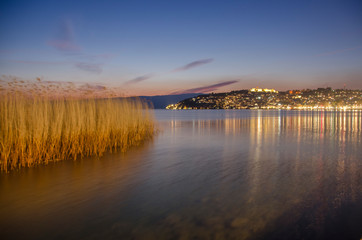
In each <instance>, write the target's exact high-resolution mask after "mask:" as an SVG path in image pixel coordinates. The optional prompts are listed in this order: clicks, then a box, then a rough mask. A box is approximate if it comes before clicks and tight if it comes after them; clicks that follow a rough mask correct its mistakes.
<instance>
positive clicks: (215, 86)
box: [172, 80, 239, 94]
mask: <svg viewBox="0 0 362 240" xmlns="http://www.w3.org/2000/svg"><path fill="white" fill-rule="evenodd" d="M237 82H239V80H231V81H225V82H221V83H217V84H212V85H207V86H203V87H198V88H190V89H186V90H181V91H176V92H173V93H172V94H185V93H209V92H212V91H215V90H217V89H218V88H221V87H224V86H227V85H231V84H234V83H237Z"/></svg>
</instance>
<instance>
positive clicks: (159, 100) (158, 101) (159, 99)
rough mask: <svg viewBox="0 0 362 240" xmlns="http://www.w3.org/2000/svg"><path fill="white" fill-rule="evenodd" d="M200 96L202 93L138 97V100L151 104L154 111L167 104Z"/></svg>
mask: <svg viewBox="0 0 362 240" xmlns="http://www.w3.org/2000/svg"><path fill="white" fill-rule="evenodd" d="M199 95H202V93H187V94H179V95H158V96H139V98H141V99H144V100H146V101H147V102H149V103H152V104H153V106H154V108H155V109H165V108H166V106H167V105H169V104H175V103H178V102H180V101H182V100H185V99H187V98H192V97H195V96H199Z"/></svg>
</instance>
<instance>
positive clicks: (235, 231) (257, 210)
mask: <svg viewBox="0 0 362 240" xmlns="http://www.w3.org/2000/svg"><path fill="white" fill-rule="evenodd" d="M154 113H155V118H156V119H157V125H158V129H159V131H158V134H157V135H156V136H155V138H154V139H153V140H152V141H150V142H147V143H145V144H144V145H142V146H140V147H137V148H134V149H132V150H131V151H129V152H127V153H125V154H122V153H112V154H111V153H110V154H106V155H105V156H104V157H102V158H100V159H98V158H88V159H83V160H80V161H76V162H73V161H63V162H59V163H55V164H50V165H48V166H39V167H36V168H30V169H22V170H20V171H14V172H11V173H9V174H1V175H0V233H1V236H2V239H19V238H20V239H21V238H22V239H357V240H358V239H360V238H361V237H362V112H361V111H336V112H335V111H332V112H327V111H262V110H179V111H167V110H155V111H154Z"/></svg>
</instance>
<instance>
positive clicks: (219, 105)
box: [166, 87, 362, 110]
mask: <svg viewBox="0 0 362 240" xmlns="http://www.w3.org/2000/svg"><path fill="white" fill-rule="evenodd" d="M166 109H173V110H176V109H287V110H292V109H295V110H298V109H300V110H302V109H310V110H313V109H314V110H323V109H324V110H333V109H339V110H347V109H348V110H353V109H362V90H348V89H332V88H330V87H327V88H318V89H304V90H288V91H280V92H279V91H277V90H274V89H267V88H252V89H249V90H239V91H231V92H227V93H211V94H204V95H199V96H197V97H193V98H188V99H185V100H183V101H180V102H178V103H176V104H170V105H168V106H167V107H166Z"/></svg>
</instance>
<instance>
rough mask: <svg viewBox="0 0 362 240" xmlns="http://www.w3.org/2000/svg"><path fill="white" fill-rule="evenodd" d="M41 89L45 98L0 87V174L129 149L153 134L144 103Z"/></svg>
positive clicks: (38, 89)
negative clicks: (57, 93) (48, 91)
mask: <svg viewBox="0 0 362 240" xmlns="http://www.w3.org/2000/svg"><path fill="white" fill-rule="evenodd" d="M4 82H5V81H2V83H4ZM12 84H13V85H14V84H15V85H16V83H14V81H12ZM3 85H4V84H3ZM8 85H9V84H8ZM34 86H36V84H35V85H34ZM43 88H44V87H43V85H41V87H40V88H39V87H38V88H37V89H35V90H34V91H40V93H43V94H34V92H33V93H29V92H26V91H19V90H18V89H15V90H14V88H4V87H3V88H2V89H0V168H1V171H6V172H7V171H9V170H13V169H18V168H22V167H30V166H34V165H38V164H48V163H50V162H56V161H60V160H64V159H72V160H76V159H77V158H82V157H85V156H92V155H96V156H102V154H103V153H105V152H106V151H110V152H112V151H117V150H120V151H125V150H127V149H128V148H130V147H131V146H135V145H139V144H140V143H142V142H143V141H144V140H146V139H150V138H152V136H153V134H154V122H153V115H152V113H151V112H150V111H148V110H149V108H148V106H147V104H145V103H143V102H142V101H141V100H130V99H127V98H96V97H88V98H84V95H82V96H83V97H81V98H80V97H79V96H80V95H78V96H77V97H69V96H68V97H59V96H58V97H50V96H49V95H47V94H46V91H43ZM9 89H10V90H9ZM53 96H54V95H53Z"/></svg>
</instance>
